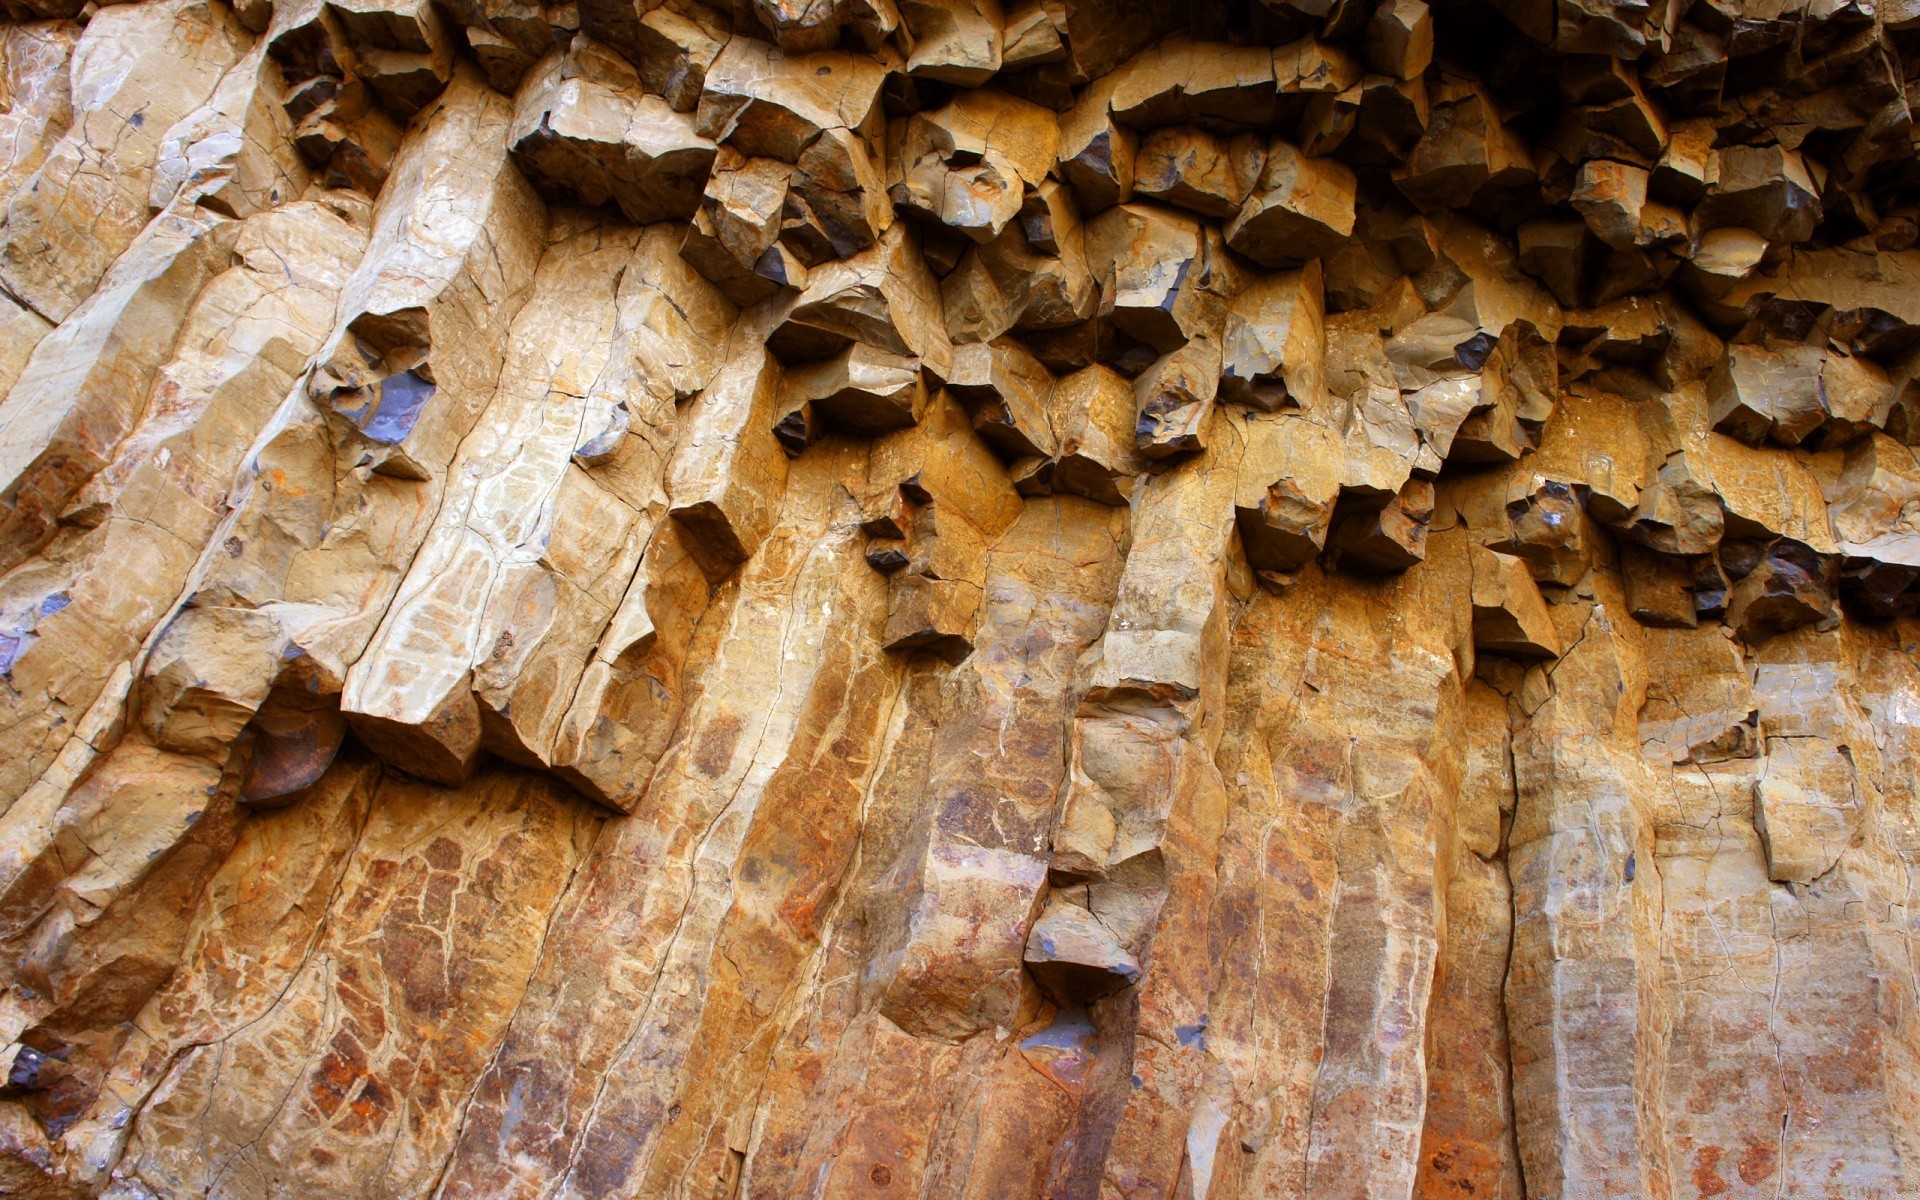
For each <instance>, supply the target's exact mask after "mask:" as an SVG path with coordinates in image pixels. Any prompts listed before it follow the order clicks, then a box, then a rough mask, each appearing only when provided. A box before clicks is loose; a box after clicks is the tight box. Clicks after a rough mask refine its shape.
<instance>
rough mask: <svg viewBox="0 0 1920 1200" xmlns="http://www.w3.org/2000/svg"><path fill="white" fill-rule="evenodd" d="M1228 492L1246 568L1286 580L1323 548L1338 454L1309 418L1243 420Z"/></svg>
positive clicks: (1335, 494) (1331, 436) (1330, 434)
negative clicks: (1242, 444) (1242, 440)
mask: <svg viewBox="0 0 1920 1200" xmlns="http://www.w3.org/2000/svg"><path fill="white" fill-rule="evenodd" d="M1246 431H1247V448H1246V452H1245V453H1244V454H1243V455H1242V457H1241V459H1240V479H1239V483H1238V484H1237V485H1236V487H1235V489H1234V501H1233V504H1234V517H1235V519H1236V520H1237V521H1238V522H1239V526H1240V544H1241V546H1242V547H1243V548H1244V549H1245V551H1246V555H1247V563H1248V565H1249V566H1251V567H1253V568H1254V570H1256V571H1275V572H1280V573H1282V574H1289V573H1291V572H1294V571H1297V570H1299V569H1300V568H1301V567H1304V566H1306V565H1307V564H1308V563H1309V562H1311V561H1313V560H1314V559H1315V558H1316V557H1318V556H1319V554H1320V551H1321V550H1323V549H1325V548H1326V544H1327V532H1328V530H1329V529H1330V528H1331V527H1332V525H1333V517H1334V507H1335V502H1336V501H1337V500H1338V499H1339V496H1340V469H1341V461H1342V455H1341V448H1340V440H1339V437H1338V436H1337V435H1336V434H1335V433H1334V431H1333V430H1331V429H1329V428H1327V427H1326V426H1324V425H1322V424H1320V423H1319V422H1318V421H1316V420H1315V419H1314V418H1313V417H1312V416H1311V415H1307V414H1296V413H1291V412H1283V413H1276V414H1274V415H1272V416H1253V415H1250V416H1249V417H1248V418H1247V422H1246Z"/></svg>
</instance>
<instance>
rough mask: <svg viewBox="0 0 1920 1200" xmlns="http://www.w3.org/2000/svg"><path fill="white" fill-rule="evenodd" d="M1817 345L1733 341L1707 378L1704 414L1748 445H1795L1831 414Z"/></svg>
mask: <svg viewBox="0 0 1920 1200" xmlns="http://www.w3.org/2000/svg"><path fill="white" fill-rule="evenodd" d="M1822 358H1823V352H1822V350H1821V348H1820V347H1818V346H1810V345H1789V346H1780V347H1772V348H1770V347H1766V346H1757V345H1742V344H1738V343H1736V344H1734V345H1730V346H1728V347H1727V356H1726V359H1725V361H1724V362H1722V363H1721V365H1720V366H1719V367H1718V368H1717V369H1716V370H1715V371H1714V374H1713V377H1712V379H1711V380H1710V381H1709V383H1708V389H1709V394H1710V399H1709V404H1710V410H1709V412H1708V419H1709V420H1710V421H1711V422H1712V423H1713V427H1714V428H1715V429H1716V430H1718V431H1720V432H1721V433H1724V434H1727V435H1729V436H1731V437H1735V438H1738V439H1740V440H1741V441H1743V442H1746V443H1747V444H1749V445H1755V446H1757V445H1759V444H1760V443H1761V442H1763V441H1768V440H1771V441H1774V442H1777V443H1778V444H1780V445H1783V446H1797V445H1799V444H1801V443H1802V442H1805V441H1808V440H1809V439H1811V438H1812V437H1813V436H1814V434H1816V433H1817V432H1818V431H1819V430H1820V429H1821V428H1822V427H1823V426H1825V425H1826V423H1827V420H1828V418H1829V415H1830V413H1829V410H1828V407H1827V394H1826V387H1825V384H1824V381H1823V379H1822V371H1821V360H1822Z"/></svg>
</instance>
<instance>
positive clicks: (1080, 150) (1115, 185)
mask: <svg viewBox="0 0 1920 1200" xmlns="http://www.w3.org/2000/svg"><path fill="white" fill-rule="evenodd" d="M1118 83H1119V80H1118V79H1117V78H1116V77H1115V76H1113V75H1104V76H1101V77H1100V78H1099V79H1096V80H1094V81H1093V82H1092V83H1091V84H1090V85H1088V87H1087V89H1086V91H1084V92H1082V93H1081V94H1080V98H1079V99H1078V100H1077V101H1075V103H1074V106H1073V107H1072V108H1071V109H1070V110H1068V112H1067V113H1066V115H1065V116H1063V117H1062V118H1061V120H1060V151H1059V153H1060V165H1059V171H1060V177H1061V178H1062V179H1064V180H1065V181H1066V182H1067V183H1068V184H1069V185H1070V186H1071V187H1072V188H1073V190H1074V194H1075V195H1077V196H1078V197H1079V198H1080V203H1081V204H1082V205H1084V206H1085V207H1086V210H1087V211H1088V212H1089V213H1097V212H1101V211H1103V210H1105V209H1108V208H1112V207H1113V206H1114V205H1116V204H1123V203H1125V202H1126V201H1128V200H1130V199H1132V197H1133V184H1134V158H1135V155H1136V154H1137V153H1138V152H1139V149H1140V135H1139V133H1137V132H1136V131H1135V130H1134V129H1132V128H1131V127H1130V126H1127V125H1123V124H1121V123H1120V122H1119V121H1117V120H1115V119H1114V116H1113V108H1112V103H1113V92H1114V88H1115V87H1116V86H1117V85H1118Z"/></svg>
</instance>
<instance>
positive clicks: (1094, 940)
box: [1026, 893, 1140, 1006]
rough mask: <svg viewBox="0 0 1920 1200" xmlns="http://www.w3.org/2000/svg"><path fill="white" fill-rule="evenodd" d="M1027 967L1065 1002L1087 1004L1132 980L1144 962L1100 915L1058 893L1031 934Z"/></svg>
mask: <svg viewBox="0 0 1920 1200" xmlns="http://www.w3.org/2000/svg"><path fill="white" fill-rule="evenodd" d="M1026 963H1027V970H1029V971H1032V972H1033V977H1034V978H1035V979H1037V980H1039V981H1040V986H1041V987H1043V988H1045V989H1046V990H1047V993H1048V994H1049V995H1051V996H1053V997H1054V999H1055V1000H1056V1001H1058V1002H1059V1003H1060V1004H1063V1005H1068V1006H1072V1005H1077V1004H1085V1003H1087V1002H1089V1001H1092V1000H1098V999H1100V998H1101V997H1102V996H1108V995H1111V994H1113V993H1114V992H1117V991H1120V990H1121V989H1123V988H1125V987H1127V986H1129V985H1131V984H1132V983H1133V982H1134V981H1135V980H1136V979H1138V978H1139V977H1140V962H1139V960H1138V959H1136V958H1134V956H1133V955H1131V954H1129V953H1128V952H1127V950H1126V947H1124V946H1122V945H1121V944H1120V941H1119V939H1118V938H1116V937H1115V936H1114V933H1113V930H1111V929H1109V928H1108V927H1107V926H1106V924H1105V923H1104V922H1102V921H1101V920H1100V918H1099V917H1097V916H1095V915H1094V914H1093V913H1092V912H1090V911H1088V910H1087V908H1086V907H1085V906H1084V905H1081V904H1074V903H1071V902H1068V901H1065V900H1062V899H1060V897H1059V894H1058V893H1056V894H1055V895H1054V896H1053V897H1050V898H1049V899H1048V901H1047V907H1046V911H1045V912H1043V913H1041V914H1040V919H1039V920H1038V921H1035V922H1034V923H1033V932H1032V933H1031V934H1030V935H1028V937H1027V952H1026Z"/></svg>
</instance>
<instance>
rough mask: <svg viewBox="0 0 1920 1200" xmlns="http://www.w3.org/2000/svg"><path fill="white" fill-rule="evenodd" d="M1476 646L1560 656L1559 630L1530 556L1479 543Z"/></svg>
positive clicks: (1522, 654) (1481, 649)
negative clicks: (1525, 557)
mask: <svg viewBox="0 0 1920 1200" xmlns="http://www.w3.org/2000/svg"><path fill="white" fill-rule="evenodd" d="M1472 558H1473V646H1474V649H1475V650H1476V651H1478V652H1480V653H1482V654H1505V655H1507V656H1509V657H1512V658H1558V657H1559V656H1560V635H1559V634H1558V633H1557V632H1556V631H1555V629H1554V627H1553V617H1552V616H1551V615H1549V614H1548V612H1547V604H1546V601H1545V600H1544V599H1542V598H1541V596H1540V589H1539V587H1538V586H1537V585H1536V584H1535V583H1534V581H1533V574H1532V573H1531V572H1530V571H1528V570H1527V564H1526V562H1525V560H1523V559H1519V558H1515V557H1513V556H1512V555H1509V554H1499V553H1496V552H1495V551H1492V550H1489V549H1487V548H1485V547H1484V546H1475V547H1474V548H1473V551H1472Z"/></svg>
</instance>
